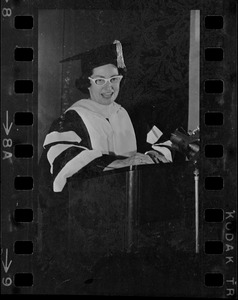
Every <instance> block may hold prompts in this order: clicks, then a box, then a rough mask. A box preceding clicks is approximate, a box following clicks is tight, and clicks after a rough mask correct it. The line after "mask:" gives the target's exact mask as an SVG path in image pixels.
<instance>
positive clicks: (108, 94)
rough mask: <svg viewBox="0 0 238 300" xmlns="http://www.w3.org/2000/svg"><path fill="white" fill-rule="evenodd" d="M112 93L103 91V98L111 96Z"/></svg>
mask: <svg viewBox="0 0 238 300" xmlns="http://www.w3.org/2000/svg"><path fill="white" fill-rule="evenodd" d="M112 95H113V93H103V94H102V96H103V98H107V99H109V98H111V97H112Z"/></svg>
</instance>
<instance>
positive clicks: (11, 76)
mask: <svg viewBox="0 0 238 300" xmlns="http://www.w3.org/2000/svg"><path fill="white" fill-rule="evenodd" d="M28 2H29V1H27V3H24V4H22V3H21V1H11V0H8V1H7V0H5V1H3V2H2V7H1V14H2V26H3V35H2V36H3V38H2V39H4V47H3V57H4V59H3V61H4V62H7V61H8V62H9V61H10V62H11V61H12V62H13V64H12V65H13V66H14V67H13V68H12V67H10V66H7V65H4V72H6V75H7V76H4V77H2V86H3V87H4V89H3V90H2V99H3V101H2V120H3V122H2V124H3V128H2V129H3V130H2V153H3V157H2V165H3V167H2V171H3V172H4V176H3V189H2V190H3V193H2V194H3V196H4V197H5V198H4V197H3V198H2V199H3V200H2V201H6V200H4V199H11V201H12V202H11V203H9V206H8V209H7V210H3V212H2V222H3V223H2V224H3V227H2V228H3V230H5V229H6V232H5V231H4V232H3V234H2V237H3V241H2V242H3V247H2V250H1V255H2V264H3V270H2V274H3V275H4V276H3V277H2V287H4V290H6V293H18V292H21V293H22V292H23V293H24V292H26V293H32V292H33V291H34V283H33V278H32V277H31V275H30V274H31V270H32V256H31V255H26V256H19V255H17V254H16V253H14V246H13V245H15V243H16V242H18V241H25V242H27V239H28V238H29V239H30V238H31V237H33V236H34V233H36V232H37V213H36V212H35V211H34V207H33V206H32V201H31V200H32V199H33V198H34V197H37V188H36V187H37V179H36V178H37V149H36V148H37V147H36V146H35V147H34V145H37V122H36V121H37V120H36V119H37V118H35V117H34V122H33V123H32V125H28V126H27V125H23V126H19V125H16V123H14V116H16V115H15V114H18V113H32V114H33V116H36V115H37V101H36V99H37V95H38V92H37V75H36V72H34V70H35V69H37V67H38V66H37V51H36V49H37V35H38V32H37V11H38V9H39V8H41V9H43V8H46V7H45V5H44V4H43V1H38V2H37V4H32V3H30V4H29V3H28ZM86 2H87V1H85V2H84V3H86ZM72 3H74V2H73V1H69V2H68V4H67V5H69V6H71V4H72ZM209 3H214V2H212V1H210V2H208V4H205V2H203V4H202V5H201V6H202V7H200V8H199V9H200V10H201V15H202V20H201V39H202V44H203V46H202V47H203V49H201V50H202V51H201V53H202V52H205V49H209V48H210V49H211V48H214V49H217V48H220V49H223V59H222V60H220V61H219V62H217V61H216V62H214V61H212V60H211V61H208V60H206V57H205V55H204V56H203V55H202V54H201V56H200V57H201V58H202V59H201V67H202V68H201V85H200V89H201V103H202V104H201V110H200V114H201V115H200V119H201V131H202V133H203V136H202V137H203V138H202V147H201V148H202V151H201V155H202V161H203V160H204V161H205V160H207V159H208V160H210V161H213V162H214V161H215V160H217V161H219V162H217V165H216V164H215V166H214V164H213V162H211V164H210V167H207V166H206V165H205V164H204V166H202V168H203V169H202V174H200V176H201V179H202V180H201V181H200V182H202V183H201V186H200V192H201V193H200V194H201V195H202V197H203V201H202V205H201V213H200V215H201V218H200V220H202V218H203V220H204V221H203V222H201V223H202V224H201V227H202V228H201V229H202V238H201V240H202V241H204V244H203V245H201V246H202V247H201V251H202V248H203V247H206V246H205V244H206V243H209V242H211V241H214V239H213V231H214V228H215V227H216V226H218V227H220V230H221V232H222V236H221V239H220V242H222V244H223V252H222V254H221V255H220V257H219V258H218V256H217V255H215V254H214V256H212V254H208V253H205V252H204V253H203V254H201V261H202V263H203V267H202V268H203V274H204V286H203V288H202V293H204V294H203V296H211V297H214V295H215V294H216V293H217V296H223V297H227V298H229V297H234V295H235V294H236V291H237V287H236V280H237V270H236V267H235V266H236V262H237V261H236V257H235V251H236V246H237V245H236V243H237V241H236V238H235V236H234V233H235V230H236V228H235V223H234V221H235V219H236V214H237V208H236V205H235V201H234V203H229V202H228V201H226V199H230V197H231V198H232V197H234V195H233V194H232V192H234V191H236V187H235V186H234V179H232V178H231V176H235V177H236V176H237V172H236V168H235V167H234V165H235V164H234V159H235V160H236V155H235V154H234V151H235V148H236V144H235V131H236V130H235V128H236V127H235V123H236V103H235V101H236V97H237V95H236V91H235V89H236V76H237V75H236V74H237V73H236V67H235V64H234V60H235V55H236V53H237V52H236V51H237V48H235V47H234V44H233V42H234V40H235V36H237V32H236V30H235V29H234V28H233V26H234V23H235V24H236V22H237V5H236V3H235V1H227V2H225V1H223V2H222V5H221V6H219V7H215V6H214V4H213V6H212V5H209ZM21 4H22V5H21ZM61 4H62V3H61ZM61 4H60V5H61ZM86 4H87V3H86ZM82 5H84V4H82ZM76 6H77V5H76ZM47 8H55V7H54V4H53V1H52V2H51V3H50V4H47ZM75 8H81V7H75ZM19 16H24V17H28V18H29V17H30V18H31V17H33V27H32V28H31V29H30V28H28V29H22V28H21V29H16V28H15V27H16V24H14V22H15V17H19ZM206 17H218V18H219V21H218V22H221V18H220V17H222V20H223V26H222V27H220V28H215V29H213V28H209V26H212V25H211V24H212V22H210V23H209V24H210V25H209V26H208V28H206V24H205V23H206V22H208V21H207V20H205V18H206ZM18 22H19V23H18V24H20V25H18V26H20V27H21V26H23V25H21V21H19V20H18ZM236 47H237V45H236ZM17 48H20V49H21V48H26V49H33V55H34V59H33V61H31V60H29V62H26V61H24V62H22V61H21V62H20V61H14V59H15V57H14V53H15V50H16V49H17ZM221 65H222V66H221ZM227 66H228V70H227V69H226V68H227ZM225 71H226V72H227V73H225ZM4 75H5V74H4ZM16 80H29V81H31V80H32V82H33V85H31V84H30V87H29V85H27V86H26V87H25V88H26V90H25V91H30V92H29V93H27V94H26V93H24V92H23V93H21V91H20V93H19V94H17V95H16V94H15V90H14V89H15V87H16V86H15V81H16ZM212 80H222V81H223V85H222V88H223V89H222V92H220V93H216V92H213V90H212V88H214V86H215V87H216V85H213V87H210V88H211V90H210V91H211V92H210V93H207V92H206V90H205V89H206V87H205V85H206V82H208V81H212ZM20 83H22V82H20ZM25 83H26V84H27V83H29V82H25ZM20 87H23V86H22V85H20ZM231 93H232V94H231ZM218 94H219V95H218ZM229 101H230V102H229ZM205 103H206V104H205ZM208 114H210V115H212V114H214V115H215V114H218V115H219V114H222V124H221V122H220V123H219V122H218V123H219V124H220V125H218V126H217V125H216V123H214V124H213V125H211V123H212V121H211V118H210V119H209V120H210V121H209V122H210V124H207V120H206V115H208ZM220 119H221V117H220ZM209 122H208V123H209ZM231 129H232V130H233V131H232V132H230V130H231ZM228 137H232V138H234V140H233V143H232V142H231V140H229V139H228ZM22 144H25V145H31V144H32V145H33V156H29V157H28V158H27V159H23V158H20V157H17V156H16V155H15V154H14V151H15V150H14V147H16V146H18V145H22ZM214 145H218V146H222V147H223V150H222V156H220V157H215V158H214V157H207V156H206V150H205V147H207V146H214ZM224 155H225V156H226V161H225V162H224ZM6 163H7V164H6ZM227 166H229V169H231V170H232V171H233V172H231V174H229V172H228V171H227ZM20 176H25V178H28V179H26V180H30V179H29V177H33V178H34V183H32V181H31V182H30V186H31V187H30V189H27V188H26V190H19V191H15V190H14V182H15V180H16V178H17V181H18V180H22V179H21V178H20ZM206 178H211V179H210V180H214V181H213V183H211V181H210V183H211V189H210V190H209V189H207V188H206ZM214 178H220V179H221V178H222V189H218V190H216V188H215V187H214V188H215V190H214V188H213V187H212V186H213V185H214V184H215V185H216V184H217V181H216V180H215V179H214ZM220 179H219V180H220ZM220 181H221V180H220ZM214 182H215V183H214ZM32 184H33V185H32ZM26 185H28V183H27V184H26ZM228 190H231V192H230V191H228ZM16 209H18V210H29V211H33V212H34V214H33V217H32V221H31V222H29V223H26V224H23V222H16V220H15V219H16V218H15V217H16V215H15V213H16ZM209 209H210V210H212V209H217V210H219V211H222V212H223V213H222V215H223V218H222V221H220V222H213V221H211V222H207V220H206V211H207V210H209ZM220 214H221V212H220ZM219 220H221V219H219ZM221 227H222V228H221ZM29 241H30V240H29ZM214 242H219V241H216V240H215V241H214ZM207 247H208V246H207ZM210 247H213V246H210ZM207 249H208V248H207ZM33 251H34V245H33ZM230 251H231V252H230ZM3 257H4V260H3ZM217 261H218V262H217ZM20 273H21V274H22V276H21V277H23V281H24V280H30V281H31V283H32V284H29V285H28V287H27V288H26V286H27V285H26V286H25V287H24V286H22V285H21V284H22V282H21V280H22V279H19V276H20V275H19V274H20ZM212 274H214V276H213V275H212ZM219 274H221V275H219ZM212 277H213V279H212ZM14 278H15V280H14ZM24 278H25V279H24ZM214 280H215V281H216V282H215V283H214ZM16 281H17V282H18V283H19V282H20V285H19V284H15V287H14V282H15V283H16ZM205 281H207V283H208V285H207V286H206V284H205ZM213 284H218V285H215V286H214V285H213ZM216 288H217V290H215V289H216Z"/></svg>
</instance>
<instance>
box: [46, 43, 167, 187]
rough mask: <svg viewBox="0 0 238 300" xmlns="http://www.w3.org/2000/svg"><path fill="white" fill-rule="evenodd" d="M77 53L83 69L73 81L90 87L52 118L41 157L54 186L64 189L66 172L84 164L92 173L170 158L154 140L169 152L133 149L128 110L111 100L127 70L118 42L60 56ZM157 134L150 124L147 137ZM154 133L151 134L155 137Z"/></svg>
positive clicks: (81, 88)
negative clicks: (82, 96) (83, 96)
mask: <svg viewBox="0 0 238 300" xmlns="http://www.w3.org/2000/svg"><path fill="white" fill-rule="evenodd" d="M75 59H81V67H82V73H83V75H82V77H81V78H80V79H79V80H77V81H76V86H77V87H78V88H79V89H80V90H82V91H84V92H85V90H86V91H88V93H89V98H88V99H82V100H79V101H77V102H76V103H74V104H73V105H72V106H71V107H70V108H69V109H68V110H67V111H66V112H65V113H64V114H63V115H62V116H61V117H60V118H59V119H58V120H56V121H55V122H54V123H53V125H52V126H51V129H50V131H49V133H48V135H47V136H46V138H45V141H44V145H43V147H44V152H43V155H42V160H44V159H46V158H47V161H48V168H49V171H50V174H51V180H50V181H51V183H50V182H48V184H49V183H50V184H52V189H53V191H54V192H62V191H63V189H64V188H65V186H66V182H67V178H69V177H71V176H73V175H75V174H77V173H78V172H82V171H85V170H87V172H93V173H95V172H102V171H107V170H112V169H116V168H122V167H128V166H131V165H141V164H152V163H154V162H155V161H156V162H158V161H159V160H161V161H163V162H168V161H171V155H170V153H169V150H168V149H166V148H165V147H164V148H163V151H162V150H161V149H162V148H161V147H159V148H160V149H159V148H158V146H157V150H158V149H159V150H161V151H162V153H163V154H167V158H166V157H165V156H164V155H162V154H161V152H160V153H158V152H157V151H149V152H147V153H146V154H142V153H138V152H137V145H136V138H135V133H134V129H133V125H132V123H131V120H130V118H129V115H128V113H127V112H126V110H125V109H124V108H123V107H122V106H120V105H119V104H117V103H116V102H115V100H116V98H117V96H118V93H119V90H120V83H121V82H122V80H123V76H124V75H125V73H126V72H125V70H126V66H125V63H124V58H123V53H122V45H121V43H120V42H119V41H115V42H114V43H113V44H112V45H106V46H101V47H100V48H97V49H93V50H91V51H88V52H86V53H84V54H81V55H77V56H74V57H73V58H69V59H66V60H64V61H69V60H75ZM64 61H63V62H64ZM156 134H160V133H159V130H158V129H157V133H156V128H153V130H152V131H151V132H150V133H149V135H148V138H150V139H151V135H153V137H154V136H156ZM157 139H158V138H157ZM157 139H155V140H153V138H152V140H153V141H154V142H155V141H157ZM152 144H153V142H152ZM165 146H166V145H165ZM152 158H153V159H152Z"/></svg>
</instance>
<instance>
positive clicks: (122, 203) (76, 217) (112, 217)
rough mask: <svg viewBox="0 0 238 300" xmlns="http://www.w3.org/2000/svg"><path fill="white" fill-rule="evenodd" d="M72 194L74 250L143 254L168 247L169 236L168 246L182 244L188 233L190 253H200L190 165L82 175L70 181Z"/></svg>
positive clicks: (70, 246)
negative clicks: (196, 250) (92, 175)
mask: <svg viewBox="0 0 238 300" xmlns="http://www.w3.org/2000/svg"><path fill="white" fill-rule="evenodd" d="M68 189H69V200H68V201H69V202H68V238H67V243H68V249H69V251H74V250H75V249H77V250H80V251H83V252H84V253H87V254H88V255H90V256H95V257H99V256H103V255H110V254H113V253H116V252H120V251H125V252H133V251H140V249H143V248H145V247H153V246H156V244H157V243H158V244H160V243H163V242H164V240H166V235H167V239H168V240H167V241H166V243H169V242H171V243H173V242H174V243H176V241H175V240H176V233H175V232H177V234H178V239H179V238H180V239H182V236H183V233H184V234H185V231H186V230H189V232H190V235H191V236H190V238H188V236H187V238H188V241H189V243H188V245H187V250H189V251H195V249H196V245H195V243H196V240H195V237H196V233H195V230H196V228H195V227H196V223H195V221H196V214H195V208H196V205H195V194H196V193H195V183H194V166H193V164H191V163H190V162H182V163H173V164H157V165H143V166H132V167H130V168H123V169H117V170H114V171H107V172H104V173H102V174H101V175H100V176H96V177H91V178H89V177H88V178H85V177H83V176H82V175H81V176H78V177H74V178H72V179H70V180H69V182H68ZM173 226H174V228H173ZM178 226H179V227H180V228H176V227H178ZM183 226H184V228H182V227H183ZM169 227H170V229H169ZM173 229H174V233H171V232H172V231H173ZM169 230H170V231H171V232H170V233H169V234H167V233H166V232H167V231H169ZM179 231H181V232H179ZM186 234H187V235H188V232H187V233H186ZM162 237H163V238H162ZM169 239H174V241H172V240H171V241H169ZM192 244H193V245H192ZM160 246H161V245H160ZM184 247H185V248H186V245H184Z"/></svg>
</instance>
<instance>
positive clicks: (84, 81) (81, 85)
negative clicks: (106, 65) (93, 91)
mask: <svg viewBox="0 0 238 300" xmlns="http://www.w3.org/2000/svg"><path fill="white" fill-rule="evenodd" d="M117 69H118V74H119V75H123V78H122V81H121V83H120V86H121V87H122V86H123V85H124V83H125V80H126V70H125V69H122V68H117ZM92 73H93V70H91V72H85V73H84V74H83V75H82V76H81V77H80V78H78V79H76V80H75V86H76V88H77V89H78V90H80V91H81V92H82V93H84V94H89V91H88V88H89V87H90V86H91V82H90V80H89V79H88V77H90V76H92Z"/></svg>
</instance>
